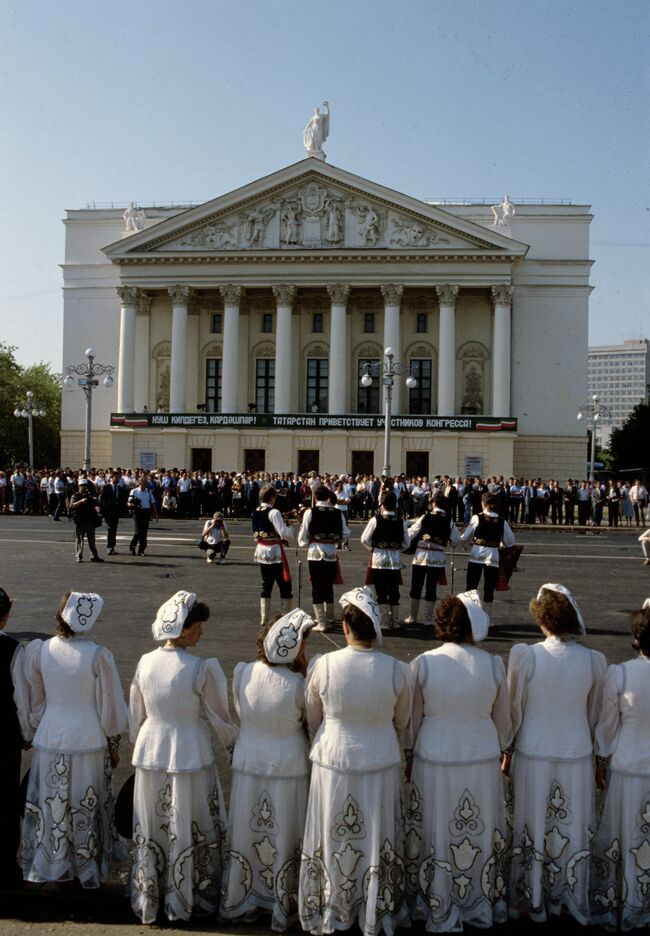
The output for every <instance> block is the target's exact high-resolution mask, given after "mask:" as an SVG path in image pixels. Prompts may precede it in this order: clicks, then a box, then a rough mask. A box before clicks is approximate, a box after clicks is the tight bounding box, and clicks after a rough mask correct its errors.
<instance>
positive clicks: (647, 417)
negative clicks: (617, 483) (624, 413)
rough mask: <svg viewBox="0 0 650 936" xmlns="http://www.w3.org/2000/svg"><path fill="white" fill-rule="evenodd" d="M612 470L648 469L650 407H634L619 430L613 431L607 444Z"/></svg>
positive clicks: (649, 463)
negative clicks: (612, 465)
mask: <svg viewBox="0 0 650 936" xmlns="http://www.w3.org/2000/svg"><path fill="white" fill-rule="evenodd" d="M609 451H610V453H611V455H612V459H613V463H614V469H615V470H616V471H621V470H623V469H624V468H650V405H649V404H647V403H639V404H637V406H635V407H634V409H633V410H632V412H631V413H630V415H629V416H628V418H627V419H626V420H625V422H624V423H623V426H622V428H621V429H615V430H614V432H613V433H612V438H611V440H610V443H609Z"/></svg>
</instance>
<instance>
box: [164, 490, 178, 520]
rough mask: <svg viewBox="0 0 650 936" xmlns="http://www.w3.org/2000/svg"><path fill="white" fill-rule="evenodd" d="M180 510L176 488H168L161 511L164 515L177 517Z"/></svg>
mask: <svg viewBox="0 0 650 936" xmlns="http://www.w3.org/2000/svg"><path fill="white" fill-rule="evenodd" d="M177 511H178V500H177V499H176V494H175V493H174V488H167V489H166V490H165V491H164V493H163V499H162V504H161V506H160V513H161V515H162V516H163V517H175V516H176V514H177Z"/></svg>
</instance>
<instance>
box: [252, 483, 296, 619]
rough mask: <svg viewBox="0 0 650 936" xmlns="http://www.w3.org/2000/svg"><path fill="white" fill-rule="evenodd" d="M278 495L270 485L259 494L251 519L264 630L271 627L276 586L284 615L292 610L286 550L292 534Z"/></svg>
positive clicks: (289, 572)
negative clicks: (272, 602) (259, 573)
mask: <svg viewBox="0 0 650 936" xmlns="http://www.w3.org/2000/svg"><path fill="white" fill-rule="evenodd" d="M276 495H277V491H276V490H275V488H274V487H272V486H271V485H268V486H267V487H265V488H263V489H262V491H261V492H260V505H259V507H257V508H256V509H255V510H254V511H253V514H252V516H251V522H252V525H253V536H254V537H255V543H256V546H255V555H254V557H253V559H254V561H255V562H257V563H259V566H260V572H261V573H262V592H261V596H260V624H261V626H262V627H264V626H265V625H266V624H270V623H271V593H272V591H273V584H274V583H276V582H277V586H278V588H279V590H280V607H281V613H282V614H286V613H287V611H290V610H291V599H292V597H293V592H292V590H291V571H290V569H289V563H288V562H287V557H286V553H285V551H284V547H285V545H286V544H287V541H288V540H289V539H290V537H292V536H293V530H292V529H291V527H290V526H287V524H286V523H285V522H284V519H283V517H282V514H281V513H280V511H279V510H276V508H275V498H276Z"/></svg>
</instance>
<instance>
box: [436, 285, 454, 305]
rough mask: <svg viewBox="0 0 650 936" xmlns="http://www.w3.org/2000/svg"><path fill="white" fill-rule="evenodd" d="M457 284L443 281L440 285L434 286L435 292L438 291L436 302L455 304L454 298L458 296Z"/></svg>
mask: <svg viewBox="0 0 650 936" xmlns="http://www.w3.org/2000/svg"><path fill="white" fill-rule="evenodd" d="M458 290H459V287H458V286H454V285H452V284H451V283H444V284H443V285H442V286H436V292H437V293H438V302H440V304H441V305H442V304H443V303H444V305H451V306H455V305H456V299H457V298H458Z"/></svg>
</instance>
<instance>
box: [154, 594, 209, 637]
mask: <svg viewBox="0 0 650 936" xmlns="http://www.w3.org/2000/svg"><path fill="white" fill-rule="evenodd" d="M197 600H198V599H197V597H196V595H195V594H194V592H188V591H177V592H176V594H175V595H172V597H171V598H169V600H168V601H166V602H165V603H164V604H162V605H161V606H160V607H159V608H158V613H157V614H156V620H155V621H154V622H153V624H152V625H151V630H152V632H153V639H154V640H174V639H175V638H176V637H180V635H181V631H182V630H183V624H184V623H185V620H186V618H187V615H188V614H189V613H190V611H191V610H192V608H193V607H194V605H195V604H196V602H197Z"/></svg>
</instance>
